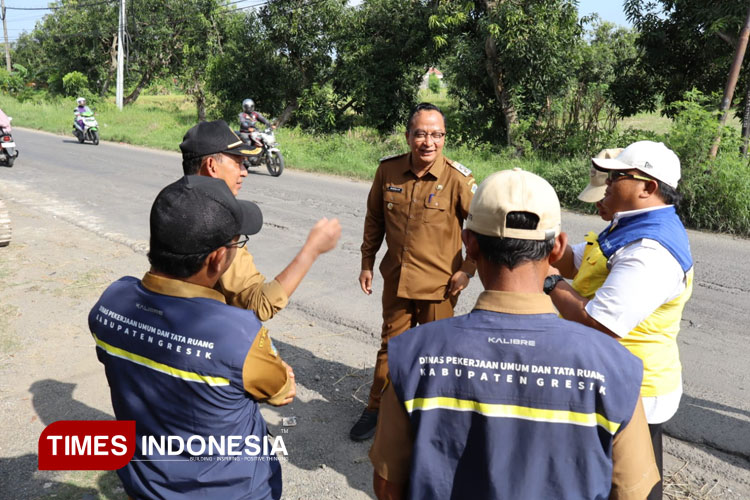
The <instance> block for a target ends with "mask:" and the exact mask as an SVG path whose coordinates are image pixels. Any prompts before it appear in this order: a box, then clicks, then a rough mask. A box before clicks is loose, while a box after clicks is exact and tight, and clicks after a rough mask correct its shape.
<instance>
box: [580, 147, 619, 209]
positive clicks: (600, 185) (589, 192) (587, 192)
mask: <svg viewBox="0 0 750 500" xmlns="http://www.w3.org/2000/svg"><path fill="white" fill-rule="evenodd" d="M620 153H622V148H612V149H602V150H601V151H599V154H598V155H596V157H597V158H608V159H611V158H615V157H616V156H617V155H619V154H620ZM606 190H607V172H602V171H601V170H598V169H596V168H595V167H594V164H593V162H592V164H591V169H590V170H589V184H588V186H586V187H585V188H583V191H581V193H580V194H579V195H578V199H579V200H581V201H585V202H586V203H596V202H597V201H599V200H601V199H602V198H604V192H605V191H606Z"/></svg>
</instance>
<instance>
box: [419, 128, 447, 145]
mask: <svg viewBox="0 0 750 500" xmlns="http://www.w3.org/2000/svg"><path fill="white" fill-rule="evenodd" d="M428 135H429V136H430V137H432V140H433V141H435V142H438V141H442V140H443V139H444V138H445V132H432V133H430V134H428V133H427V132H423V131H421V130H420V131H418V132H414V133H413V134H412V136H413V137H414V138H415V139H417V140H419V141H424V140H425V139H427V136H428Z"/></svg>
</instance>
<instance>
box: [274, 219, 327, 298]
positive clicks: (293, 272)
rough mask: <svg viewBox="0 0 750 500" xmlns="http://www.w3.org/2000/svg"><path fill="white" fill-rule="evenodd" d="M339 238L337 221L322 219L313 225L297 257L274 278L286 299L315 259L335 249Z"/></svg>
mask: <svg viewBox="0 0 750 500" xmlns="http://www.w3.org/2000/svg"><path fill="white" fill-rule="evenodd" d="M340 237H341V224H339V220H338V219H331V220H328V219H326V218H323V219H320V220H319V221H318V222H316V223H315V225H314V226H313V228H312V229H311V230H310V234H308V235H307V241H305V244H304V245H302V249H301V250H300V251H299V253H298V254H297V256H296V257H295V258H294V260H292V262H290V263H289V265H288V266H286V268H285V269H284V270H283V271H281V272H280V273H279V274H278V276H276V281H278V282H279V284H280V285H281V288H283V289H284V292H286V295H287V297H291V296H292V294H293V293H294V291H295V290H296V289H297V287H298V286H299V284H300V282H301V281H302V278H304V277H305V275H306V274H307V271H309V270H310V267H312V265H313V263H314V262H315V259H317V258H318V257H320V255H321V254H324V253H326V252H329V251H331V250H333V249H334V248H336V243H338V241H339V238H340Z"/></svg>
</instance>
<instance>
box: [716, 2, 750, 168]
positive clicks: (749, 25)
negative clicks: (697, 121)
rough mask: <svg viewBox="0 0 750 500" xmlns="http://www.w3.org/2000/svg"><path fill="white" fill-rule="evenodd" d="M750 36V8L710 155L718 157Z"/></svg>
mask: <svg viewBox="0 0 750 500" xmlns="http://www.w3.org/2000/svg"><path fill="white" fill-rule="evenodd" d="M748 36H750V9H748V11H747V17H746V18H745V25H744V26H743V27H742V31H740V37H739V39H738V40H737V48H736V49H735V52H734V61H732V67H731V68H730V69H729V77H728V78H727V86H726V87H725V88H724V98H723V99H722V100H721V111H722V112H723V114H722V115H721V121H720V122H719V133H718V134H717V136H716V139H714V144H713V146H711V152H710V156H711V158H712V159H713V158H716V153H718V152H719V142H721V127H723V126H724V125H725V124H726V123H727V117H729V108H730V107H731V106H732V97H733V96H734V88H735V87H736V86H737V79H738V78H739V76H740V68H741V67H742V60H743V59H744V58H745V49H747V40H748Z"/></svg>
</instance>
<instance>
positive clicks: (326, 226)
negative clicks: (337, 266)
mask: <svg viewBox="0 0 750 500" xmlns="http://www.w3.org/2000/svg"><path fill="white" fill-rule="evenodd" d="M339 238H341V224H339V220H338V219H330V220H329V219H327V218H325V217H323V218H322V219H320V220H319V221H318V222H316V223H315V225H314V226H313V228H312V229H311V230H310V234H308V235H307V241H306V242H305V248H307V249H308V250H310V251H311V252H313V254H314V255H315V257H316V258H317V257H318V256H319V255H321V254H324V253H326V252H329V251H331V250H333V249H334V248H336V243H338V241H339Z"/></svg>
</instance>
